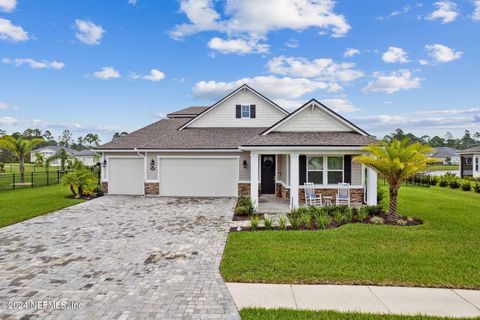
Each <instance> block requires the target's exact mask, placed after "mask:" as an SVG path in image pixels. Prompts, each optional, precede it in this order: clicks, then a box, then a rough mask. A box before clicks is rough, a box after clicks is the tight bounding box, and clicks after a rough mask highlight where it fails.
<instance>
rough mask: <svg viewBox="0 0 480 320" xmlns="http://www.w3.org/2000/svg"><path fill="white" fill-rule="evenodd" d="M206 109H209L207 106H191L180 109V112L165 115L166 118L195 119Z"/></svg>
mask: <svg viewBox="0 0 480 320" xmlns="http://www.w3.org/2000/svg"><path fill="white" fill-rule="evenodd" d="M208 108H210V107H209V106H191V107H188V108H185V109H181V110H178V111H175V112H172V113H169V114H167V118H178V117H184V118H195V117H196V116H198V115H199V114H200V113H202V112H203V111H205V110H207V109H208Z"/></svg>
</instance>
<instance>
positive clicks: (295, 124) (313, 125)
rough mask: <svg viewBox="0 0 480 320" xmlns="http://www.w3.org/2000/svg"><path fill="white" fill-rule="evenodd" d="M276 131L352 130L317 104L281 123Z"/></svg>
mask: <svg viewBox="0 0 480 320" xmlns="http://www.w3.org/2000/svg"><path fill="white" fill-rule="evenodd" d="M274 131H280V132H285V131H293V132H311V131H317V132H318V131H352V129H350V128H349V127H347V126H346V125H344V124H343V123H341V122H340V121H338V120H337V119H335V118H333V117H332V116H330V115H329V114H327V113H326V112H325V111H323V110H320V108H319V107H317V106H315V107H314V108H313V110H312V107H307V108H305V109H303V110H302V111H300V112H299V113H298V114H295V115H293V116H292V118H291V119H289V120H287V121H286V122H285V123H283V124H281V125H280V126H279V127H277V128H276V129H275V130H274Z"/></svg>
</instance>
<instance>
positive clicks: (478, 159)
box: [459, 145, 480, 178]
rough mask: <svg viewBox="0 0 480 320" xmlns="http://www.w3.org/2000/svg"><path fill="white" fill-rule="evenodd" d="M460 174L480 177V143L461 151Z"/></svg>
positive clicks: (461, 175)
mask: <svg viewBox="0 0 480 320" xmlns="http://www.w3.org/2000/svg"><path fill="white" fill-rule="evenodd" d="M459 176H460V177H462V178H463V177H474V178H480V145H479V146H476V147H473V148H470V149H466V150H462V151H460V168H459Z"/></svg>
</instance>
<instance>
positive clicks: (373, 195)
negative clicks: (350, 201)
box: [367, 167, 377, 206]
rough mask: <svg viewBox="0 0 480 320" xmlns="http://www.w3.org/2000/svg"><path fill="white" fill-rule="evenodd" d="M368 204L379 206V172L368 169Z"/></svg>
mask: <svg viewBox="0 0 480 320" xmlns="http://www.w3.org/2000/svg"><path fill="white" fill-rule="evenodd" d="M367 204H368V205H369V206H375V205H377V172H376V171H375V170H373V169H372V168H368V167H367Z"/></svg>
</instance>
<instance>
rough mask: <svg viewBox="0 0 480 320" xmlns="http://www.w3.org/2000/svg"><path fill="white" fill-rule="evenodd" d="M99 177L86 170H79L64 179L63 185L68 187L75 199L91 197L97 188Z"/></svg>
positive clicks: (68, 174)
mask: <svg viewBox="0 0 480 320" xmlns="http://www.w3.org/2000/svg"><path fill="white" fill-rule="evenodd" d="M96 181H97V177H96V176H95V174H94V173H93V172H91V171H90V170H88V169H85V168H83V167H82V168H79V169H77V170H75V171H72V172H69V173H67V174H66V175H64V176H63V177H62V184H63V185H64V186H68V187H69V188H70V191H71V192H72V194H73V195H74V196H75V197H83V196H86V195H91V194H92V192H93V190H94V189H95V187H96V185H97V184H96Z"/></svg>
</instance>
